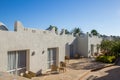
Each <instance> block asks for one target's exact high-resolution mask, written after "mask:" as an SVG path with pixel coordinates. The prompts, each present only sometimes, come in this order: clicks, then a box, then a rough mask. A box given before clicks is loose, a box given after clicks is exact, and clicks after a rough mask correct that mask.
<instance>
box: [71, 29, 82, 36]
mask: <svg viewBox="0 0 120 80" xmlns="http://www.w3.org/2000/svg"><path fill="white" fill-rule="evenodd" d="M71 33H73V34H74V36H76V35H77V34H78V35H80V34H81V33H82V30H81V29H80V28H74V29H73V30H72V31H71Z"/></svg>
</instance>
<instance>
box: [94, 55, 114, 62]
mask: <svg viewBox="0 0 120 80" xmlns="http://www.w3.org/2000/svg"><path fill="white" fill-rule="evenodd" d="M115 59H116V57H115V56H106V55H102V56H99V57H97V58H96V60H97V61H100V62H105V63H113V62H114V61H115Z"/></svg>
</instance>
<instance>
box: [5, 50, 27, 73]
mask: <svg viewBox="0 0 120 80" xmlns="http://www.w3.org/2000/svg"><path fill="white" fill-rule="evenodd" d="M27 61H28V60H27V50H21V51H8V66H7V67H8V72H9V73H11V74H17V75H20V73H24V72H25V71H26V70H27V66H28V65H27Z"/></svg>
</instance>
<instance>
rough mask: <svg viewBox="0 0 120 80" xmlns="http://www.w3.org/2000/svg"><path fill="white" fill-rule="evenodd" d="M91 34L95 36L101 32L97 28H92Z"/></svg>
mask: <svg viewBox="0 0 120 80" xmlns="http://www.w3.org/2000/svg"><path fill="white" fill-rule="evenodd" d="M91 34H92V35H94V36H97V35H98V34H99V33H98V32H97V30H95V29H93V30H91Z"/></svg>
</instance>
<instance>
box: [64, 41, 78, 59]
mask: <svg viewBox="0 0 120 80" xmlns="http://www.w3.org/2000/svg"><path fill="white" fill-rule="evenodd" d="M76 46H77V39H74V41H73V42H72V43H71V44H69V43H66V44H65V53H66V56H69V57H70V58H71V59H72V58H74V54H75V53H77V47H76Z"/></svg>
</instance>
